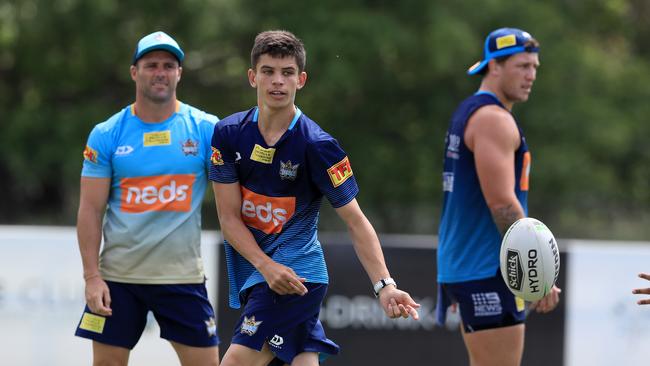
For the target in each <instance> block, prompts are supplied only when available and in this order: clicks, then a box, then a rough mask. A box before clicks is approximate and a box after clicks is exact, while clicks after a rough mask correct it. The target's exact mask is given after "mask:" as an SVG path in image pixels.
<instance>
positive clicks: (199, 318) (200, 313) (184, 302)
mask: <svg viewBox="0 0 650 366" xmlns="http://www.w3.org/2000/svg"><path fill="white" fill-rule="evenodd" d="M106 284H108V288H109V291H110V295H111V309H112V310H113V315H111V316H106V317H104V316H100V315H96V314H93V313H92V312H91V311H90V309H89V308H88V305H86V309H85V310H84V313H83V316H82V317H81V320H80V321H79V325H78V326H77V331H76V332H75V335H77V336H79V337H83V338H89V339H92V340H95V341H97V342H101V343H105V344H110V345H113V346H118V347H124V348H128V349H133V347H135V345H136V343H138V340H139V339H140V336H141V335H142V331H143V330H144V327H145V325H146V324H147V314H148V312H149V311H151V312H152V313H153V315H154V316H155V318H156V321H157V322H158V325H159V326H160V337H161V338H165V339H167V340H169V341H174V342H177V343H181V344H184V345H188V346H192V347H212V346H216V345H217V344H219V337H218V336H217V326H216V324H215V316H214V309H213V308H212V305H211V304H210V301H209V300H208V295H207V291H206V289H205V284H204V283H199V284H175V285H139V284H129V283H118V282H112V281H106Z"/></svg>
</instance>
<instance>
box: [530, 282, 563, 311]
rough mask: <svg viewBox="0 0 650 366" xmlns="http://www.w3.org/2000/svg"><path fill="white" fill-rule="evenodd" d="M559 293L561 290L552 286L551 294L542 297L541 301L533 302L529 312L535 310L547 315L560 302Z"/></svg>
mask: <svg viewBox="0 0 650 366" xmlns="http://www.w3.org/2000/svg"><path fill="white" fill-rule="evenodd" d="M561 292H562V289H561V288H559V287H557V286H555V285H553V288H552V289H551V292H550V293H549V294H548V295H546V296H544V297H543V298H542V299H541V300H537V301H533V302H532V303H531V304H530V306H529V309H530V310H531V311H532V310H537V312H538V313H548V312H550V311H552V310H553V309H555V307H556V306H557V304H558V303H559V302H560V293H561Z"/></svg>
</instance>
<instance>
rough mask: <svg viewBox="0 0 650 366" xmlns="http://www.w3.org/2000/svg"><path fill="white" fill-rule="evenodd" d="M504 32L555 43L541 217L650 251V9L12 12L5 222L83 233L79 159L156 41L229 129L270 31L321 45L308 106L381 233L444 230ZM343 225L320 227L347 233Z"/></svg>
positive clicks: (4, 137)
mask: <svg viewBox="0 0 650 366" xmlns="http://www.w3.org/2000/svg"><path fill="white" fill-rule="evenodd" d="M503 26H513V27H518V28H522V29H525V30H528V31H529V32H530V33H532V34H533V36H534V37H535V38H537V39H538V40H539V41H540V42H541V53H540V60H541V64H542V65H541V67H540V69H539V71H538V78H537V82H536V83H535V86H534V87H533V93H532V95H531V98H530V100H529V101H528V102H527V103H525V104H521V105H517V106H515V109H514V113H515V115H516V116H517V118H518V119H519V120H520V121H521V122H522V126H523V129H524V131H525V134H526V137H527V140H528V142H529V145H530V147H531V151H532V155H533V164H532V171H531V192H530V201H529V207H530V212H529V213H530V215H531V216H533V217H537V218H539V219H541V220H543V221H545V222H546V223H547V224H548V225H549V227H551V228H552V229H553V231H554V232H555V234H556V236H559V237H585V238H586V237H589V238H617V239H648V238H649V237H650V236H649V234H650V225H649V224H650V210H648V207H649V206H650V205H649V204H650V189H649V186H648V182H649V181H650V144H648V143H647V141H646V140H647V138H648V136H650V123H647V122H646V118H647V116H649V115H650V103H648V102H647V101H648V100H650V87H649V85H650V3H648V2H647V1H644V0H606V1H602V0H581V1H572V0H545V1H541V0H540V1H527V2H524V3H522V2H517V1H510V0H489V1H473V0H472V1H470V0H467V1H453V2H452V1H445V0H431V1H425V0H417V1H416V0H404V1H399V2H396V1H388V0H365V1H364V0H345V1H343V0H332V1H299V2H296V1H288V0H275V1H268V2H267V1H253V0H211V1H210V0H202V1H200V0H174V1H168V0H165V1H152V0H142V1H137V2H131V1H124V0H92V1H91V0H13V1H12V0H9V1H4V2H2V3H1V4H0V191H1V192H2V194H3V199H2V203H1V204H0V223H4V224H14V223H24V224H35V223H37V224H64V225H70V224H74V222H75V215H76V208H77V203H78V190H79V173H80V169H81V162H82V157H81V151H82V150H83V147H84V145H85V142H86V138H87V135H88V133H89V132H90V130H91V128H92V126H93V125H94V124H96V123H98V122H101V121H103V120H105V119H106V118H108V117H109V116H110V115H112V114H113V113H115V112H117V111H118V110H119V109H121V108H122V107H124V106H126V105H128V104H129V103H131V102H132V101H133V97H134V87H133V83H132V81H131V80H130V77H129V73H128V67H129V65H130V60H131V56H132V53H133V51H134V48H135V43H136V42H137V40H138V39H139V38H140V37H142V36H143V35H145V34H148V33H150V32H152V31H154V30H164V31H165V32H167V33H169V34H171V35H172V36H173V37H175V38H176V39H177V40H178V41H179V43H180V44H181V46H182V47H183V49H184V50H185V52H186V61H185V63H184V65H183V69H184V70H183V78H182V81H181V83H180V85H179V91H178V95H179V98H180V99H181V100H183V101H185V102H187V103H190V104H192V105H195V106H197V107H199V108H201V109H204V110H206V111H209V112H211V113H213V114H216V115H217V116H219V117H221V118H223V117H225V116H227V115H229V114H231V113H234V112H236V111H239V110H244V109H247V108H249V107H251V106H252V105H253V104H254V103H255V93H254V91H253V90H252V89H251V88H250V86H249V85H248V82H247V79H246V70H247V69H248V67H249V63H250V61H249V52H250V48H251V46H252V43H253V38H254V36H255V35H256V34H257V33H258V32H260V31H262V30H267V29H287V30H290V31H292V32H294V33H296V34H297V35H298V36H299V37H300V38H301V39H302V40H303V41H304V42H305V45H306V47H307V72H308V82H307V87H306V88H305V89H303V90H302V91H300V92H299V93H298V96H297V104H298V105H299V106H300V108H301V109H302V110H303V111H305V113H306V114H308V115H309V116H310V117H311V118H312V119H314V120H315V121H317V122H318V123H319V124H320V125H321V126H322V127H323V128H324V129H325V130H327V131H328V132H330V133H331V134H333V135H334V136H335V137H337V138H338V140H339V142H340V143H341V144H342V145H343V147H344V148H345V149H346V151H347V152H348V154H349V156H350V159H351V162H352V165H353V169H354V172H355V176H356V178H357V180H358V182H359V185H360V187H361V193H360V195H359V197H358V199H359V201H360V203H361V205H362V207H364V209H365V210H366V213H367V214H368V216H369V217H370V218H371V221H373V223H374V224H375V226H376V228H377V229H378V231H380V232H400V233H428V234H432V233H435V232H436V231H437V225H438V220H439V211H440V203H441V198H442V193H441V171H442V151H443V140H444V134H445V131H446V128H447V123H448V120H449V117H450V115H451V113H452V112H453V109H454V108H455V107H456V106H457V104H458V103H459V102H460V101H461V100H462V99H463V98H465V97H466V96H467V95H469V94H470V93H472V92H474V91H475V90H476V88H477V87H478V85H479V82H480V80H479V79H478V78H477V77H470V76H467V75H466V74H465V71H466V69H467V67H468V66H470V65H471V64H473V63H474V62H475V61H477V60H478V59H480V58H481V52H482V47H483V41H484V37H485V36H486V35H487V33H488V32H489V31H491V30H493V29H496V28H499V27H503ZM211 199H212V198H211V197H208V198H207V200H208V201H211ZM213 211H214V205H213V204H211V203H209V204H206V205H205V210H204V214H205V217H206V220H205V221H206V226H207V227H216V225H217V223H216V218H215V215H214V213H213ZM333 216H334V214H333V211H332V210H326V211H325V213H324V215H323V223H322V225H321V227H322V228H324V229H339V228H340V227H339V226H337V223H336V222H337V221H336V220H334V219H333Z"/></svg>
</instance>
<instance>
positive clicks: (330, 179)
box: [210, 108, 359, 308]
mask: <svg viewBox="0 0 650 366" xmlns="http://www.w3.org/2000/svg"><path fill="white" fill-rule="evenodd" d="M257 117H258V110H257V108H253V109H250V110H248V111H244V112H239V113H236V114H233V115H232V116H229V117H227V118H225V119H224V120H222V121H221V122H219V124H218V125H217V126H215V130H214V134H213V136H212V159H211V161H212V164H211V167H210V179H211V180H213V181H215V182H218V183H224V184H228V183H239V185H240V188H241V194H242V207H241V217H242V220H243V221H244V223H245V224H246V226H247V227H248V229H249V230H250V231H251V233H252V234H253V236H254V237H255V239H256V241H257V243H258V244H259V245H260V247H261V248H262V250H264V252H265V253H266V254H267V255H269V256H271V258H273V260H274V261H276V262H278V263H281V264H284V265H286V266H289V267H291V268H293V269H294V271H296V273H297V274H298V275H299V276H301V277H305V278H306V279H307V281H308V282H314V283H328V280H329V279H328V276H327V268H326V267H325V260H324V257H323V251H322V248H321V246H320V243H319V241H318V238H317V224H318V212H319V209H320V204H321V200H322V198H323V196H325V197H326V198H327V199H328V200H329V202H330V203H331V204H332V206H333V207H335V208H337V207H341V206H344V205H346V204H348V203H349V202H350V201H352V199H354V197H355V196H356V195H357V193H358V191H359V189H358V187H357V183H356V180H355V179H354V175H353V173H352V166H351V165H350V159H349V158H348V156H347V155H346V154H345V151H343V149H342V148H341V147H340V146H339V144H338V142H337V141H336V140H335V139H334V138H333V137H332V136H330V135H329V134H328V133H326V132H325V131H323V130H322V129H321V128H320V127H319V126H318V125H317V124H316V123H315V122H314V121H312V120H311V119H309V118H308V117H307V116H306V115H304V114H302V112H300V110H298V109H297V111H296V114H295V117H294V118H293V120H292V121H291V124H290V125H289V129H288V130H287V131H286V132H285V134H284V135H283V136H282V137H281V138H280V140H279V141H278V142H277V143H276V144H275V145H274V146H269V145H267V144H266V142H265V140H264V138H263V137H262V135H261V134H260V132H259V128H258V124H257ZM226 263H227V264H228V273H229V278H230V279H231V281H230V305H231V306H232V307H234V308H239V307H240V300H239V294H240V292H241V291H243V290H245V289H247V288H249V287H251V286H253V285H255V284H257V283H262V282H264V278H263V277H262V275H261V274H260V273H259V272H257V271H255V268H254V267H253V266H252V265H251V264H250V263H248V262H247V261H246V260H245V259H244V258H243V257H241V256H240V255H239V253H237V251H235V250H234V249H233V248H232V247H231V246H230V245H229V244H228V243H227V242H226Z"/></svg>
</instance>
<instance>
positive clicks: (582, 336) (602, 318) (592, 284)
mask: <svg viewBox="0 0 650 366" xmlns="http://www.w3.org/2000/svg"><path fill="white" fill-rule="evenodd" d="M568 249H569V254H570V256H569V258H570V261H571V263H570V265H569V266H568V268H569V273H567V291H566V292H565V293H563V294H562V296H563V297H564V298H565V299H566V301H567V316H566V337H565V339H566V343H567V344H566V345H565V357H564V359H565V364H566V365H569V366H581V365H589V366H611V365H647V364H648V362H649V361H648V346H647V345H648V344H650V305H644V306H639V305H637V304H636V301H637V300H639V299H641V298H650V296H644V295H633V294H632V289H634V288H647V287H650V282H648V281H646V280H643V279H640V278H639V277H637V274H638V273H640V272H646V273H648V272H650V243H648V242H639V243H633V242H614V241H612V242H606V241H588V240H572V241H570V243H569V245H568Z"/></svg>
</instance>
